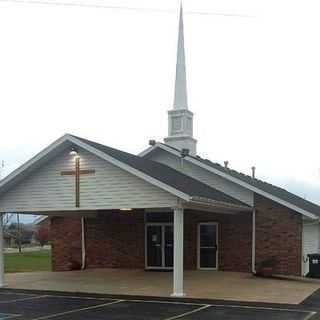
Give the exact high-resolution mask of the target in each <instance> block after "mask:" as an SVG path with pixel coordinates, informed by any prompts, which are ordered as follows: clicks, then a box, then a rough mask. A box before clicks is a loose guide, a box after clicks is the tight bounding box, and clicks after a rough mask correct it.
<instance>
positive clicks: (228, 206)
mask: <svg viewBox="0 0 320 320" xmlns="http://www.w3.org/2000/svg"><path fill="white" fill-rule="evenodd" d="M189 202H190V203H193V204H200V205H207V206H210V207H215V208H226V209H230V210H236V211H247V212H251V211H252V208H251V207H249V206H246V205H238V204H233V203H229V202H224V201H217V200H212V199H208V198H203V197H198V196H192V197H190V201H189Z"/></svg>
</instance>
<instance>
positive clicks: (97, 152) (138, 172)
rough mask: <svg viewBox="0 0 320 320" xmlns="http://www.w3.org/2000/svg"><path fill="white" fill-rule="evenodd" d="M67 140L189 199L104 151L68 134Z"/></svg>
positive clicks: (143, 178)
mask: <svg viewBox="0 0 320 320" xmlns="http://www.w3.org/2000/svg"><path fill="white" fill-rule="evenodd" d="M68 140H69V141H71V142H72V143H74V144H76V145H78V146H79V147H81V148H83V149H85V150H87V151H88V152H91V153H93V154H95V155H96V156H97V157H99V158H101V159H104V160H106V161H108V162H110V163H112V164H113V165H115V166H117V167H118V168H120V169H123V170H125V171H127V172H129V173H131V174H133V175H135V176H137V177H138V178H140V179H142V180H144V181H146V182H149V183H150V184H152V185H154V186H156V187H158V188H160V189H162V190H165V191H167V192H169V193H171V194H173V195H175V196H177V197H179V198H181V199H183V200H185V201H189V200H190V196H189V195H187V194H186V193H184V192H181V191H179V190H177V189H175V188H173V187H171V186H169V185H167V184H165V183H163V182H161V181H159V180H157V179H155V178H153V177H150V176H149V175H147V174H145V173H143V172H141V171H139V170H137V169H135V168H132V167H130V166H129V165H127V164H125V163H123V162H121V161H119V160H117V159H115V158H113V157H111V156H109V155H107V154H106V153H104V152H102V151H100V150H98V149H96V148H94V147H92V146H90V145H88V144H87V143H85V142H82V141H80V140H78V139H77V138H75V137H72V136H69V137H68Z"/></svg>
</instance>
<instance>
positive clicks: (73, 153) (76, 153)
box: [69, 148, 78, 156]
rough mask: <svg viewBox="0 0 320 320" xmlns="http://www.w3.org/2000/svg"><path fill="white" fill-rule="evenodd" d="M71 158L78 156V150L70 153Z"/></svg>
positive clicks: (72, 150)
mask: <svg viewBox="0 0 320 320" xmlns="http://www.w3.org/2000/svg"><path fill="white" fill-rule="evenodd" d="M69 154H70V156H77V155H78V152H77V150H76V149H74V148H72V149H71V151H70V152H69Z"/></svg>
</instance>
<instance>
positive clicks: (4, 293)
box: [0, 291, 36, 296]
mask: <svg viewBox="0 0 320 320" xmlns="http://www.w3.org/2000/svg"><path fill="white" fill-rule="evenodd" d="M0 294H3V295H8V296H9V295H19V296H20V295H21V296H36V294H34V293H20V292H8V291H5V292H2V291H0Z"/></svg>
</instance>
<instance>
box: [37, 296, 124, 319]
mask: <svg viewBox="0 0 320 320" xmlns="http://www.w3.org/2000/svg"><path fill="white" fill-rule="evenodd" d="M123 301H124V300H116V301H112V302H109V303H104V304H99V305H96V306H92V307H86V308H80V309H73V310H70V311H65V312H60V313H55V314H50V315H48V316H42V317H39V318H34V319H33V320H44V319H51V318H55V317H59V316H64V315H66V314H71V313H76V312H80V311H86V310H92V309H97V308H102V307H106V306H110V305H112V304H116V303H120V302H123Z"/></svg>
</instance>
